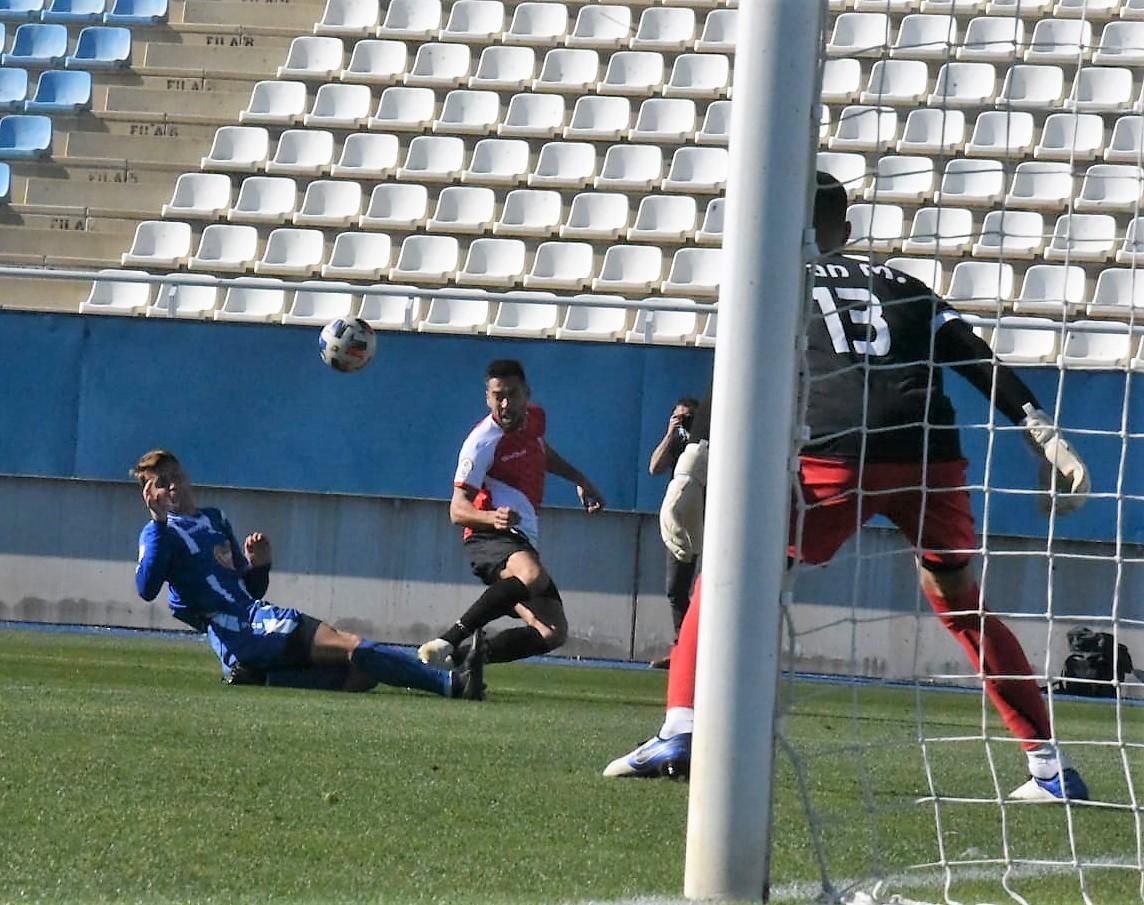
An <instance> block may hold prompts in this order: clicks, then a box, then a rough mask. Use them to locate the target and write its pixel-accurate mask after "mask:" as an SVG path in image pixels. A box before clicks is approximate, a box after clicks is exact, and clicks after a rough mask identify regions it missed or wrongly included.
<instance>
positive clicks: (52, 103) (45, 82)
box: [24, 69, 91, 113]
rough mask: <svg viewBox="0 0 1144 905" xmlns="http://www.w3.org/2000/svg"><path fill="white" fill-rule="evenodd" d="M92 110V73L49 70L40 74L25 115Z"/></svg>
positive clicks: (26, 106)
mask: <svg viewBox="0 0 1144 905" xmlns="http://www.w3.org/2000/svg"><path fill="white" fill-rule="evenodd" d="M90 109H91V73H90V72H70V71H66V70H63V69H49V70H47V71H46V72H42V73H40V81H39V82H38V83H37V84H36V93H35V95H34V96H33V97H32V99H31V100H30V101H28V102H27V103H26V104H24V112H25V113H79V112H80V111H82V110H90Z"/></svg>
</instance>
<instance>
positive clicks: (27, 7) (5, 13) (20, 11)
mask: <svg viewBox="0 0 1144 905" xmlns="http://www.w3.org/2000/svg"><path fill="white" fill-rule="evenodd" d="M43 8H44V0H0V19H2V20H4V21H6V22H31V21H33V20H35V19H39V18H40V11H41V10H42V9H43Z"/></svg>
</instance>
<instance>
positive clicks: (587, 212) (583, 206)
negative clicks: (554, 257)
mask: <svg viewBox="0 0 1144 905" xmlns="http://www.w3.org/2000/svg"><path fill="white" fill-rule="evenodd" d="M628 215H629V211H628V198H627V196H626V195H623V194H621V193H619V192H581V193H580V194H579V195H576V196H575V197H574V198H573V199H572V202H571V204H569V206H568V216H567V218H566V219H565V221H564V224H563V225H562V226H561V227H560V230H559V234H560V238H562V239H615V238H617V237H618V236H619V235H620V233H622V232H623V231H624V230H626V229H627V226H628Z"/></svg>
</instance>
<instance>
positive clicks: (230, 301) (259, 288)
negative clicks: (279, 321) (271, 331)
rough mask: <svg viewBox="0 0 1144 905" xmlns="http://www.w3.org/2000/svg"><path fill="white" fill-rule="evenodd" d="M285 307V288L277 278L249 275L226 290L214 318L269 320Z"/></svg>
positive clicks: (217, 319)
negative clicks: (269, 278)
mask: <svg viewBox="0 0 1144 905" xmlns="http://www.w3.org/2000/svg"><path fill="white" fill-rule="evenodd" d="M285 308H286V290H285V289H284V288H282V284H281V283H280V282H279V281H278V280H268V279H264V278H259V277H250V278H246V279H243V280H242V281H241V282H239V283H238V284H237V285H234V286H231V287H230V288H228V289H227V290H226V294H225V295H224V296H223V300H222V306H221V307H220V308H219V309H218V310H217V311H215V313H214V319H215V320H216V321H269V320H273V319H274V318H276V317H280V316H281V315H282V312H283V311H284V310H285Z"/></svg>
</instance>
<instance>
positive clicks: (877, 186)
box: [865, 155, 934, 203]
mask: <svg viewBox="0 0 1144 905" xmlns="http://www.w3.org/2000/svg"><path fill="white" fill-rule="evenodd" d="M933 183H934V171H933V161H932V160H931V159H930V158H928V157H901V156H896V155H890V156H888V157H879V158H878V162H877V163H876V164H875V165H874V181H873V183H872V184H871V185H870V187H869V188H867V189H866V192H865V197H866V200H867V201H901V202H905V203H910V202H912V201H925V200H926V199H928V198H930V197H931V196H932V195H933Z"/></svg>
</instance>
